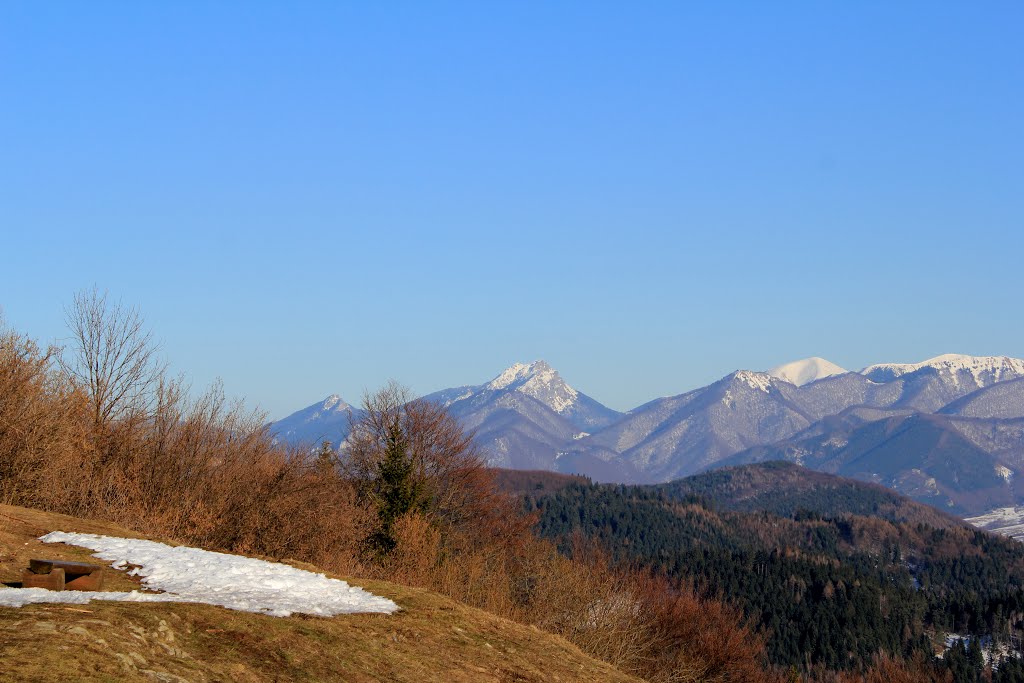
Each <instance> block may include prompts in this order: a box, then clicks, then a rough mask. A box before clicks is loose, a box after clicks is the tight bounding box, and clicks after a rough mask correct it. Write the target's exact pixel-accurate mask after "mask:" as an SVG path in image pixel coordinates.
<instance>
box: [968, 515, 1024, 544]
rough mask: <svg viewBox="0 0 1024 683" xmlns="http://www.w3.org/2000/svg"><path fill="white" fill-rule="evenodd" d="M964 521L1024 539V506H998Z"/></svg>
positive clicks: (1003, 534) (1019, 539)
mask: <svg viewBox="0 0 1024 683" xmlns="http://www.w3.org/2000/svg"><path fill="white" fill-rule="evenodd" d="M964 521H965V522H967V523H968V524H970V525H972V526H976V527H978V528H979V529H985V530H986V531H991V532H992V533H994V534H1000V535H1002V536H1009V537H1010V538H1014V539H1017V540H1018V541H1024V507H1003V508H996V509H994V510H989V511H988V512H986V513H985V514H983V515H978V516H977V517H967V518H965V519H964Z"/></svg>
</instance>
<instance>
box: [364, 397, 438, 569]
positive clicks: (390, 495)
mask: <svg viewBox="0 0 1024 683" xmlns="http://www.w3.org/2000/svg"><path fill="white" fill-rule="evenodd" d="M409 450H410V449H409V439H408V437H407V436H406V434H405V431H404V430H403V429H402V425H401V422H400V420H399V419H398V418H397V417H396V418H395V419H394V420H392V422H391V424H390V425H389V427H388V432H387V440H386V443H385V447H384V453H383V454H382V457H381V459H380V460H379V461H378V463H377V477H376V480H375V491H374V498H375V499H376V504H377V529H376V530H375V531H374V532H373V534H371V535H370V538H369V544H370V546H371V549H372V550H373V551H374V552H375V553H377V554H378V555H387V554H388V553H390V552H391V551H392V550H394V549H395V545H396V541H395V537H394V526H395V522H397V521H398V520H399V519H400V518H401V517H402V516H403V515H407V514H409V513H410V512H424V511H425V510H426V507H427V500H426V496H425V495H424V490H425V487H424V485H423V482H422V480H420V479H419V478H417V477H415V476H414V475H415V467H414V462H413V459H412V457H411V454H410V452H409Z"/></svg>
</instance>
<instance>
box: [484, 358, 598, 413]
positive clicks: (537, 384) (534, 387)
mask: <svg viewBox="0 0 1024 683" xmlns="http://www.w3.org/2000/svg"><path fill="white" fill-rule="evenodd" d="M484 388H485V389H488V390H491V391H501V390H509V391H520V392H522V393H524V394H526V395H527V396H530V397H531V398H535V399H537V400H538V401H540V402H542V403H544V404H546V405H547V406H548V407H550V408H551V409H552V410H554V411H555V412H556V413H564V412H566V411H567V410H569V409H570V408H572V406H573V405H575V403H576V399H577V398H578V397H579V393H578V392H577V391H576V390H575V389H573V388H572V387H570V386H569V385H568V384H566V383H565V380H563V379H562V377H561V375H559V374H558V371H557V370H555V369H554V368H552V367H551V366H550V365H548V364H547V363H545V362H544V361H542V360H537V361H534V362H532V363H515V364H514V365H512V366H511V367H509V368H507V369H506V370H505V371H504V372H502V373H501V374H500V375H498V376H497V377H495V378H494V379H492V380H491V381H490V382H488V383H487V384H486V385H485V386H484Z"/></svg>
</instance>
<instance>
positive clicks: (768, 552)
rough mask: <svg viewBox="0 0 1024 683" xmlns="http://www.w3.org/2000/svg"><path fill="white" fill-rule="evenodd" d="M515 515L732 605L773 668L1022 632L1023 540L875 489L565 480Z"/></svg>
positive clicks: (788, 473) (740, 474) (767, 476)
mask: <svg viewBox="0 0 1024 683" xmlns="http://www.w3.org/2000/svg"><path fill="white" fill-rule="evenodd" d="M525 506H526V509H527V510H528V511H530V512H533V513H536V514H537V515H538V517H539V521H538V528H539V530H540V532H541V533H542V534H543V535H544V536H546V537H549V538H553V539H561V542H562V544H563V546H562V547H563V549H565V550H566V551H570V550H571V548H570V543H571V538H572V537H573V536H574V535H576V536H578V535H580V534H582V535H584V536H586V537H590V538H596V539H599V540H600V541H601V542H602V543H603V545H604V547H606V548H607V549H608V551H609V552H610V553H611V554H612V555H613V557H615V559H616V560H618V561H620V562H624V563H640V564H642V565H643V566H646V567H649V568H651V569H654V570H656V571H657V572H661V573H664V574H666V575H668V576H671V577H676V578H680V579H685V580H686V581H688V582H692V583H693V584H694V585H696V586H697V587H698V589H699V590H700V591H701V592H703V593H705V594H707V595H716V596H722V597H724V598H725V599H726V600H728V601H731V602H734V603H735V604H736V605H738V606H740V607H741V608H742V610H743V613H744V614H745V615H746V617H747V618H748V619H749V620H750V621H751V623H752V624H754V625H755V626H757V627H758V628H761V629H764V631H765V633H766V636H767V648H768V653H769V656H770V658H771V660H772V661H773V662H774V663H776V664H777V665H780V666H796V667H800V668H803V669H810V668H814V667H815V666H817V667H825V668H828V669H846V668H856V667H858V666H860V665H861V664H862V663H863V662H865V661H870V659H871V658H872V656H874V655H875V654H876V653H878V652H888V653H893V654H897V655H901V656H905V657H914V656H915V655H917V656H922V657H927V658H931V657H932V656H933V655H934V654H935V653H936V652H940V651H941V650H942V647H941V644H942V639H943V636H944V634H945V633H960V634H965V635H966V634H974V635H985V636H988V635H992V636H994V638H995V640H996V641H997V642H1003V643H1009V642H1010V641H1011V637H1012V638H1016V637H1017V636H1019V635H1020V633H1021V626H1022V624H1021V616H1022V612H1024V545H1021V544H1019V543H1016V542H1014V541H1010V540H1008V539H1004V538H999V537H996V536H993V535H990V534H988V533H985V532H981V531H977V530H974V529H971V528H969V527H967V526H966V525H963V524H962V523H957V522H956V521H955V520H953V519H952V518H950V517H948V516H946V515H944V514H943V513H940V512H938V511H935V510H932V509H930V508H928V507H926V506H923V505H920V504H918V503H914V502H913V501H909V500H907V499H905V498H902V497H900V496H898V495H896V494H893V493H892V492H889V491H886V490H884V489H882V488H881V487H877V486H872V485H865V484H861V483H859V482H850V481H847V480H843V479H840V478H837V477H831V476H828V475H821V474H819V473H809V472H807V471H805V470H803V469H801V468H798V467H795V466H792V465H787V464H777V463H770V464H767V465H758V466H748V467H743V468H735V469H730V470H724V471H719V472H712V473H708V474H705V475H699V476H697V477H691V478H689V479H683V480H680V481H678V482H674V483H670V484H664V485H659V486H616V485H573V486H569V487H566V488H564V489H561V490H560V491H558V492H556V493H553V494H550V495H534V496H531V497H528V498H526V499H525ZM1014 642H1017V641H1014ZM954 660H955V653H954ZM1009 671H1010V668H1007V669H1006V672H1005V675H1009Z"/></svg>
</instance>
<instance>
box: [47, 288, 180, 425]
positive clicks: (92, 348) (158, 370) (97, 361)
mask: <svg viewBox="0 0 1024 683" xmlns="http://www.w3.org/2000/svg"><path fill="white" fill-rule="evenodd" d="M65 319H66V321H67V324H68V327H69V328H70V330H71V336H72V349H71V351H72V353H71V355H70V357H66V356H62V357H61V359H60V365H61V368H62V369H63V370H64V372H65V373H66V374H67V375H68V377H70V378H71V379H72V380H74V381H75V382H76V383H77V384H78V385H80V386H82V387H84V388H85V390H86V392H87V393H88V395H89V403H90V409H91V413H92V418H93V423H94V425H95V426H96V427H99V428H102V427H106V426H108V425H109V424H110V423H111V422H113V421H115V420H119V419H122V418H125V417H129V416H132V415H138V414H139V413H141V412H143V410H144V409H145V407H146V406H147V404H148V403H149V401H150V399H151V391H150V390H151V389H152V388H153V387H154V385H155V384H156V382H157V380H158V378H159V377H160V376H161V374H162V371H163V367H162V366H161V365H160V363H159V362H158V361H157V358H156V353H157V345H156V344H155V343H154V341H153V335H152V333H151V332H150V331H148V330H147V329H146V328H145V326H144V323H143V320H142V317H141V316H140V315H139V312H138V311H137V310H136V309H134V308H125V307H124V306H122V305H121V304H120V303H110V302H108V300H107V293H106V292H100V291H99V290H98V289H97V288H95V287H93V288H92V289H91V290H85V291H82V292H79V293H78V294H76V295H75V298H74V301H73V302H72V305H71V306H70V307H69V308H67V309H65Z"/></svg>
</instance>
